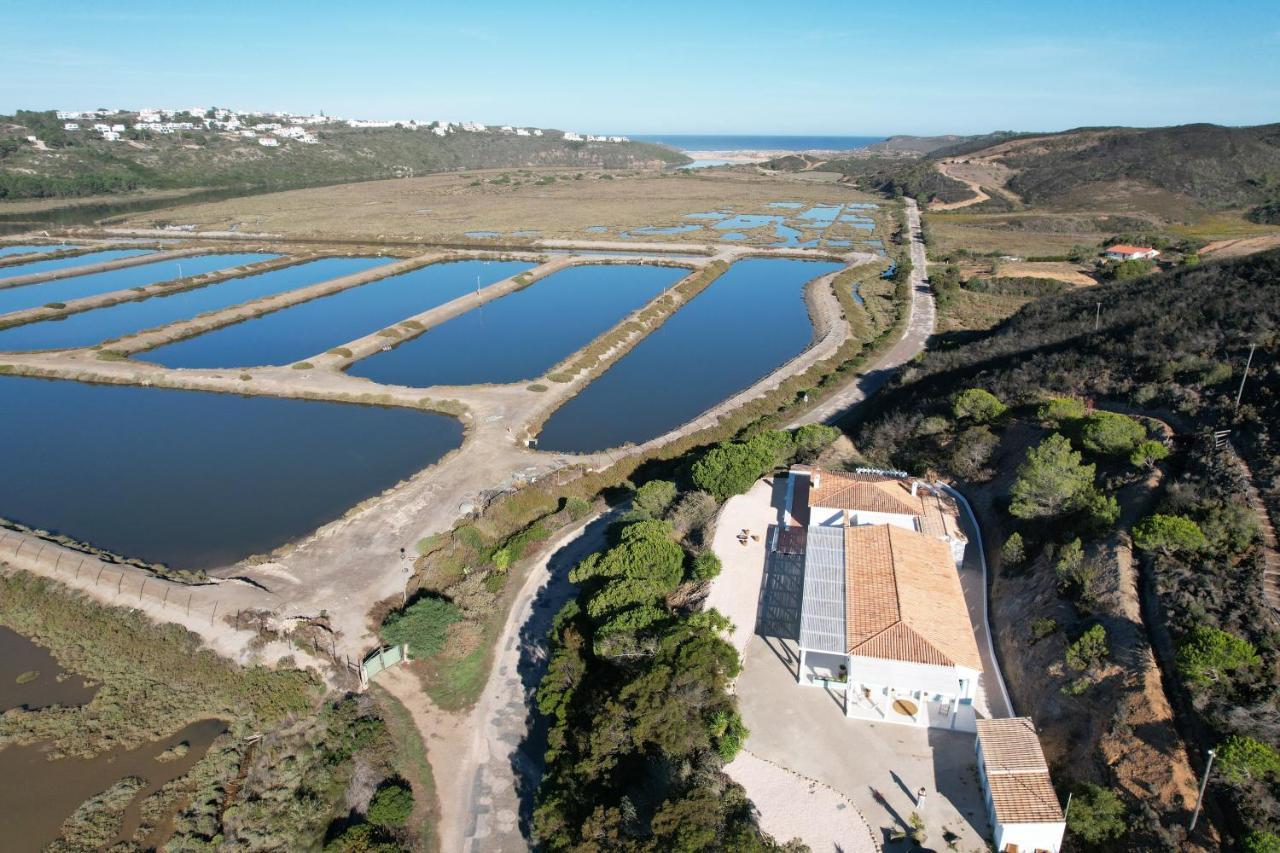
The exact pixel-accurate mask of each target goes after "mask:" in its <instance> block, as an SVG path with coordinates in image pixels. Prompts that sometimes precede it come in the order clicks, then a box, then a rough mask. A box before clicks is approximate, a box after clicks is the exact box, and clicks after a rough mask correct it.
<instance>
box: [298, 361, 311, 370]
mask: <svg viewBox="0 0 1280 853" xmlns="http://www.w3.org/2000/svg"><path fill="white" fill-rule="evenodd" d="M313 367H315V365H314V364H312V363H311V362H309V361H298V362H295V363H294V365H293V369H294V370H310V369H311V368H313Z"/></svg>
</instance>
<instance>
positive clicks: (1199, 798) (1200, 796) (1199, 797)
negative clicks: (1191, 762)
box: [1187, 749, 1218, 835]
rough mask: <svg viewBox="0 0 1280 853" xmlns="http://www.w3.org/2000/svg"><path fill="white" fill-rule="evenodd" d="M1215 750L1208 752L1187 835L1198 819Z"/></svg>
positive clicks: (1193, 829)
mask: <svg viewBox="0 0 1280 853" xmlns="http://www.w3.org/2000/svg"><path fill="white" fill-rule="evenodd" d="M1217 754H1218V752H1217V750H1214V749H1211V750H1209V763H1208V764H1206V765H1205V766H1204V778H1202V779H1201V780H1200V793H1199V794H1197V795H1196V810H1195V811H1193V812H1192V813H1191V823H1190V825H1188V826H1187V834H1188V835H1190V834H1191V833H1193V832H1195V829H1196V821H1197V820H1199V819H1200V806H1201V804H1202V803H1203V802H1204V789H1205V788H1206V787H1208V785H1209V771H1210V770H1212V769H1213V757H1214V756H1215V755H1217Z"/></svg>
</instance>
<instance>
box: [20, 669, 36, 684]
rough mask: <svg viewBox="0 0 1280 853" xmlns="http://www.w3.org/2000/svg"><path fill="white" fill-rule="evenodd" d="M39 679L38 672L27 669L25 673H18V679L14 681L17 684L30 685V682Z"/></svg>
mask: <svg viewBox="0 0 1280 853" xmlns="http://www.w3.org/2000/svg"><path fill="white" fill-rule="evenodd" d="M39 677H40V671H39V670H36V669H29V670H27V671H26V672H22V673H19V674H18V677H17V678H16V679H15V680H16V681H17V682H18V683H19V684H30V683H31V682H33V681H35V680H36V679H37V678H39Z"/></svg>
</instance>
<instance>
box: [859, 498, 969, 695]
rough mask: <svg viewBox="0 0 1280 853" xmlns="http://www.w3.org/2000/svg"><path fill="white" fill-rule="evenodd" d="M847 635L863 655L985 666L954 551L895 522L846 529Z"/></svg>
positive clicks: (915, 661) (939, 664) (919, 661)
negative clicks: (975, 636) (952, 553)
mask: <svg viewBox="0 0 1280 853" xmlns="http://www.w3.org/2000/svg"><path fill="white" fill-rule="evenodd" d="M844 551H845V553H844V557H845V639H846V641H847V643H848V647H849V653H850V654H857V655H862V656H864V657H874V658H884V659H888V660H902V661H911V662H913V663H924V664H934V665H938V666H956V665H958V666H966V667H969V668H970V669H975V670H979V671H981V670H982V657H981V655H979V653H978V643H977V640H976V639H975V638H974V635H973V624H972V623H971V622H970V620H969V609H968V605H967V604H966V602H965V598H964V590H963V589H961V587H960V577H959V575H958V574H957V573H956V568H955V562H954V561H953V560H952V558H951V551H950V549H949V548H948V547H947V546H946V544H945V543H943V542H942V541H941V540H938V539H935V538H934V537H932V536H928V535H925V534H923V533H915V532H913V531H910V530H904V529H902V528H900V527H895V526H893V525H889V524H868V525H862V526H858V527H846V528H845V529H844Z"/></svg>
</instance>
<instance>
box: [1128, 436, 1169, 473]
mask: <svg viewBox="0 0 1280 853" xmlns="http://www.w3.org/2000/svg"><path fill="white" fill-rule="evenodd" d="M1168 455H1169V448H1167V447H1165V446H1164V443H1163V442H1159V441H1155V440H1154V439H1147V440H1145V441H1140V442H1138V446H1137V447H1135V448H1134V449H1133V452H1132V453H1130V454H1129V462H1130V463H1131V464H1132V465H1134V466H1135V467H1138V468H1143V467H1146V468H1153V467H1155V464H1156V463H1157V462H1159V461H1160V460H1161V459H1164V458H1165V457H1167V456H1168Z"/></svg>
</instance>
